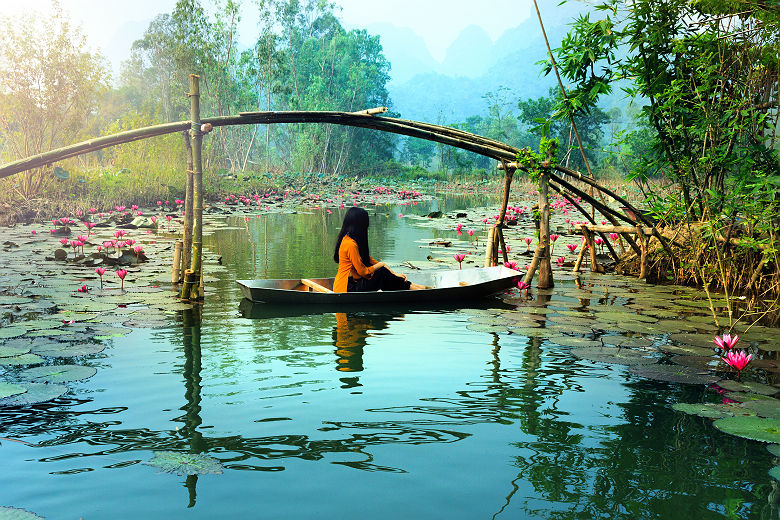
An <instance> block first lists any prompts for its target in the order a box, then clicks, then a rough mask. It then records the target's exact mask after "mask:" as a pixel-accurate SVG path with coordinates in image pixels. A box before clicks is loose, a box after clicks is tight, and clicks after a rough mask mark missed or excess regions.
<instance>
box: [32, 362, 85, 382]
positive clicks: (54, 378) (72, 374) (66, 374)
mask: <svg viewBox="0 0 780 520" xmlns="http://www.w3.org/2000/svg"><path fill="white" fill-rule="evenodd" d="M96 373H97V369H96V368H94V367H85V366H83V365H50V366H43V367H35V368H28V369H27V370H24V371H22V372H21V373H20V374H19V375H20V377H22V378H23V379H26V380H28V381H32V382H34V383H67V382H69V381H80V380H82V379H89V378H90V377H92V376H94V375H95V374H96Z"/></svg>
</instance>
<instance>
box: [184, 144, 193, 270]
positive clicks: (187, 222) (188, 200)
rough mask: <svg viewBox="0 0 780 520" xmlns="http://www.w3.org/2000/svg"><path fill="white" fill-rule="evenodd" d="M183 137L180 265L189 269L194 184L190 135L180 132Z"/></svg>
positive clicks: (190, 262)
mask: <svg viewBox="0 0 780 520" xmlns="http://www.w3.org/2000/svg"><path fill="white" fill-rule="evenodd" d="M182 135H183V136H184V146H185V150H186V153H187V184H186V185H185V192H184V233H183V240H184V244H183V250H182V265H183V266H185V267H189V266H190V265H192V224H193V215H192V212H193V210H192V208H193V200H192V187H193V182H194V180H195V179H194V171H193V165H192V142H191V138H190V133H189V132H187V131H185V132H182Z"/></svg>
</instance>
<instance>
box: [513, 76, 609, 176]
mask: <svg viewBox="0 0 780 520" xmlns="http://www.w3.org/2000/svg"><path fill="white" fill-rule="evenodd" d="M517 107H518V108H519V109H520V115H519V116H518V119H519V120H520V122H521V123H523V124H524V125H525V126H526V128H527V129H528V132H529V134H530V136H531V137H532V139H531V142H532V143H538V142H539V139H541V137H542V135H543V134H544V132H545V127H547V128H549V130H547V133H548V134H549V137H554V138H557V139H558V142H559V143H561V144H560V147H561V150H560V152H559V154H560V155H561V162H562V163H563V164H566V165H568V166H569V167H571V168H574V169H576V170H585V163H584V162H583V161H582V155H581V154H580V150H579V145H578V144H577V142H576V140H575V139H574V136H573V133H572V130H571V123H570V119H569V114H568V113H567V112H566V109H565V107H564V103H563V96H562V95H561V92H560V90H558V89H557V88H550V91H549V96H548V97H540V98H537V99H527V100H525V101H522V100H521V101H518V103H517ZM574 122H575V124H576V125H577V129H578V130H579V133H580V138H581V139H582V146H583V148H585V155H586V156H587V157H588V161H590V163H591V164H596V163H597V162H598V161H597V157H598V155H597V154H598V153H599V150H600V149H601V145H602V141H603V139H604V130H603V126H604V125H605V124H606V123H608V122H609V116H608V115H607V114H606V113H605V112H604V111H603V110H601V109H600V108H598V107H596V106H593V107H589V109H588V110H587V111H585V110H578V111H577V112H576V113H575V115H574ZM530 144H531V143H529V145H530Z"/></svg>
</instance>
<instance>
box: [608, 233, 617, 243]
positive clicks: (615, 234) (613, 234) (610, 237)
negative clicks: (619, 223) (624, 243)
mask: <svg viewBox="0 0 780 520" xmlns="http://www.w3.org/2000/svg"><path fill="white" fill-rule="evenodd" d="M609 239H610V240H612V241H613V242H614V241H615V240H617V239H618V234H617V233H610V234H609Z"/></svg>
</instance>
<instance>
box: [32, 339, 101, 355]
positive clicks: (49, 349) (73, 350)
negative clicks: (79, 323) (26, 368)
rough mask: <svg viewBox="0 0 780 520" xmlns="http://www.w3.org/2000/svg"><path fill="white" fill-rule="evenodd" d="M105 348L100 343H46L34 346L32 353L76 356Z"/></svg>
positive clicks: (94, 352) (93, 352)
mask: <svg viewBox="0 0 780 520" xmlns="http://www.w3.org/2000/svg"><path fill="white" fill-rule="evenodd" d="M105 348H106V346H105V345H102V344H100V343H83V342H82V343H48V344H45V345H41V346H39V347H34V348H33V349H32V350H33V353H34V354H38V355H39V356H45V357H77V356H86V355H89V354H97V353H98V352H102V351H103V350H104V349H105Z"/></svg>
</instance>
